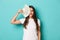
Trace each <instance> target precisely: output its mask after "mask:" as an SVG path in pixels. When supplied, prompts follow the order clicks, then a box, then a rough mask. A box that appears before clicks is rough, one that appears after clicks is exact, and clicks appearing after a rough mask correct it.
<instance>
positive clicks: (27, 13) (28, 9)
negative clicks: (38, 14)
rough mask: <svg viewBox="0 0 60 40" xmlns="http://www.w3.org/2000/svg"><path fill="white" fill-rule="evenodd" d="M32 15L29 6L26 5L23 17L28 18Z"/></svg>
mask: <svg viewBox="0 0 60 40" xmlns="http://www.w3.org/2000/svg"><path fill="white" fill-rule="evenodd" d="M29 14H30V8H29V6H28V5H25V6H24V8H23V15H24V16H25V17H27V16H28V15H29Z"/></svg>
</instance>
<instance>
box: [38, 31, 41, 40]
mask: <svg viewBox="0 0 60 40" xmlns="http://www.w3.org/2000/svg"><path fill="white" fill-rule="evenodd" d="M40 36H41V35H40V31H38V40H40Z"/></svg>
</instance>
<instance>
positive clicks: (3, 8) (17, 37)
mask: <svg viewBox="0 0 60 40" xmlns="http://www.w3.org/2000/svg"><path fill="white" fill-rule="evenodd" d="M25 4H28V5H33V6H34V7H35V8H36V12H37V17H38V18H39V19H40V20H41V37H42V38H41V40H60V0H0V40H22V37H23V25H21V24H20V25H13V24H11V23H10V21H11V19H12V17H13V16H14V15H15V14H16V12H17V11H18V9H21V8H23V7H24V5H25ZM22 17H23V16H22V15H19V16H18V17H17V19H20V18H22Z"/></svg>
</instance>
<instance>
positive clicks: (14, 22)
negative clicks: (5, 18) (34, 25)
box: [11, 8, 40, 40]
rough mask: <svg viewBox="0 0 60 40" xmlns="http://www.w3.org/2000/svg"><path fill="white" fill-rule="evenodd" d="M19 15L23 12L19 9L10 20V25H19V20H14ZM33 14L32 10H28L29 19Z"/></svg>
mask: <svg viewBox="0 0 60 40" xmlns="http://www.w3.org/2000/svg"><path fill="white" fill-rule="evenodd" d="M20 13H23V10H21V9H19V10H18V12H17V13H16V15H15V16H14V17H13V18H12V20H11V24H20V20H16V18H17V16H18V15H19V14H20ZM33 13H34V11H33V9H32V8H30V15H29V18H32V16H33ZM38 40H40V31H38Z"/></svg>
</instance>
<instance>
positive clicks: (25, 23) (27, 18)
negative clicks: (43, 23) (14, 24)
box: [24, 6, 39, 31]
mask: <svg viewBox="0 0 60 40" xmlns="http://www.w3.org/2000/svg"><path fill="white" fill-rule="evenodd" d="M29 7H30V8H32V9H33V11H34V13H33V16H32V18H33V19H34V21H35V23H36V29H37V31H39V25H38V22H37V21H38V20H37V17H36V11H35V8H34V7H33V6H29ZM28 20H29V16H27V17H26V19H25V22H24V27H25V28H26V25H28Z"/></svg>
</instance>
